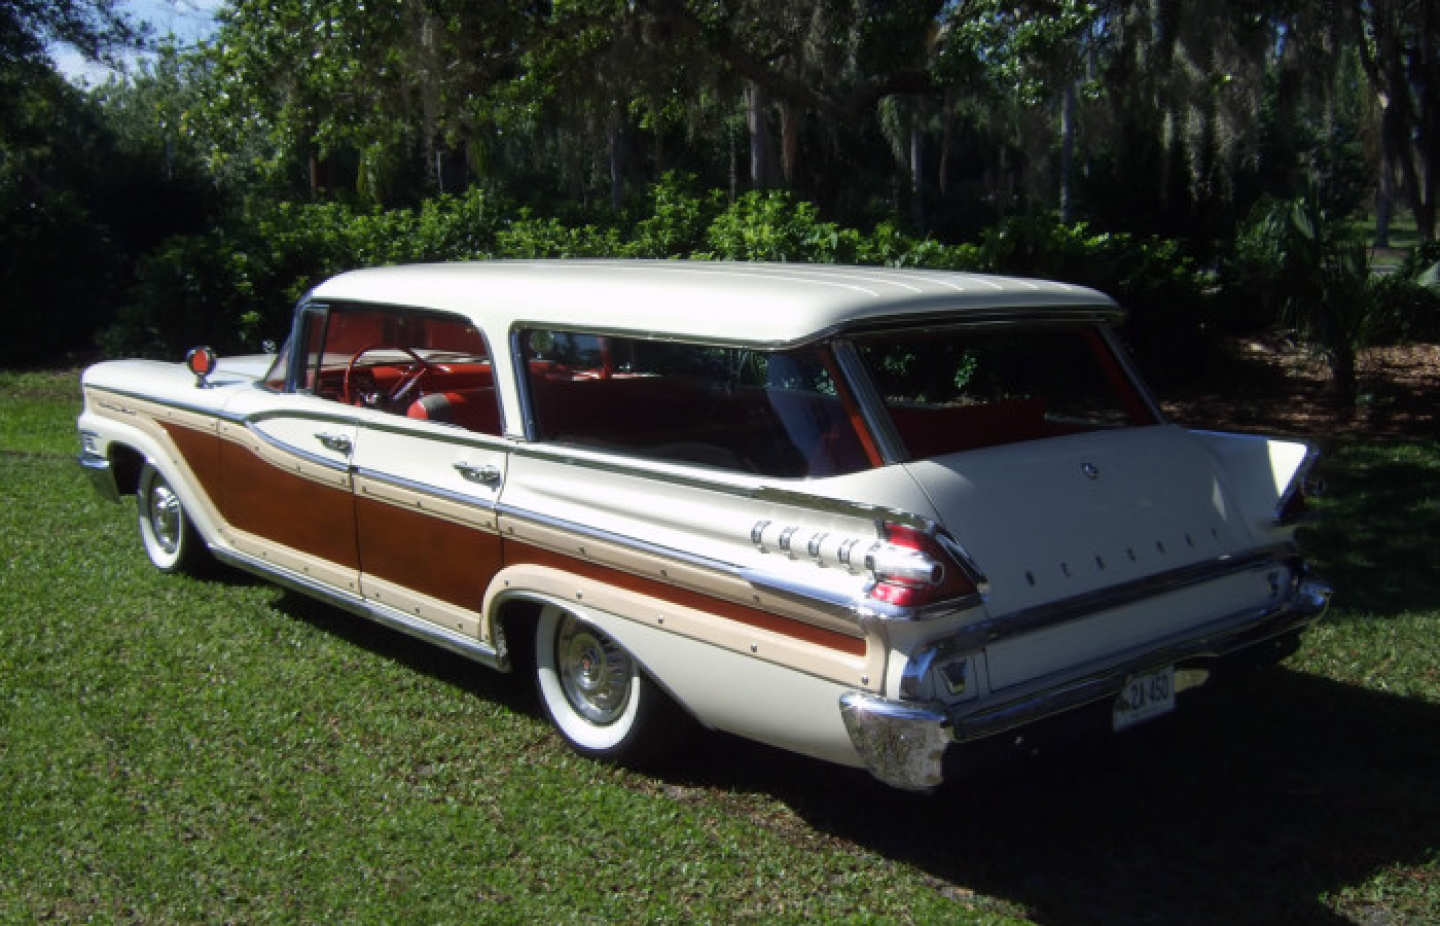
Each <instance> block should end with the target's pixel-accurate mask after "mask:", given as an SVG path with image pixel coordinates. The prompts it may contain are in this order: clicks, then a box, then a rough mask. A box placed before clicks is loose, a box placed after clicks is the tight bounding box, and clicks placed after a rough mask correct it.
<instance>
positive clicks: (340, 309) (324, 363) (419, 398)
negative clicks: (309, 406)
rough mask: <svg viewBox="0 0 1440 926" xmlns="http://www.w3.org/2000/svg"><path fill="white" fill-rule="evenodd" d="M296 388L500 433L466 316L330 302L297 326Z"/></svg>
mask: <svg viewBox="0 0 1440 926" xmlns="http://www.w3.org/2000/svg"><path fill="white" fill-rule="evenodd" d="M302 337H303V340H304V344H305V347H304V350H305V367H304V370H305V372H304V375H303V376H302V378H301V383H300V388H301V389H302V391H308V392H313V393H314V394H315V395H318V396H320V397H321V398H325V399H330V400H332V401H335V402H341V403H344V404H347V405H355V406H360V407H364V408H373V409H376V410H379V411H383V412H389V413H391V414H395V415H404V416H406V417H408V418H414V419H419V420H426V421H437V422H441V423H444V424H448V425H454V426H457V427H461V428H465V429H466V430H470V431H478V432H481V433H484V434H494V435H497V436H498V435H499V434H500V433H501V430H502V428H501V420H500V404H499V400H498V397H497V395H496V393H495V380H494V371H493V369H492V367H491V362H490V351H489V348H488V346H487V345H486V342H485V337H484V335H483V334H482V333H481V332H480V330H479V329H478V328H477V327H475V325H474V324H473V323H472V322H471V321H470V320H469V319H466V318H463V317H460V316H455V315H449V314H444V313H438V312H424V311H417V310H414V309H403V308H391V307H376V306H332V307H330V308H329V309H328V310H322V311H321V312H317V313H316V317H315V319H314V320H313V321H311V322H307V323H306V324H304V325H303V327H302Z"/></svg>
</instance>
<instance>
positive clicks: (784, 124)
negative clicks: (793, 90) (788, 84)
mask: <svg viewBox="0 0 1440 926" xmlns="http://www.w3.org/2000/svg"><path fill="white" fill-rule="evenodd" d="M800 118H801V114H800V107H799V106H797V105H795V104H794V103H791V102H790V101H789V100H786V101H785V102H783V103H781V104H780V166H781V169H782V170H783V171H784V175H785V185H786V186H787V187H793V186H794V185H795V168H796V166H797V165H798V161H799V156H800Z"/></svg>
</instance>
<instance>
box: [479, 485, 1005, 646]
mask: <svg viewBox="0 0 1440 926" xmlns="http://www.w3.org/2000/svg"><path fill="white" fill-rule="evenodd" d="M495 511H496V513H497V514H498V515H499V516H500V517H505V518H515V519H517V520H522V521H529V522H531V523H535V524H541V525H544V526H546V527H553V528H555V529H556V530H562V531H565V532H567V533H573V534H576V535H579V536H581V537H588V538H590V539H592V540H599V541H602V542H606V543H613V544H616V545H617V546H622V547H626V548H627V549H631V550H637V551H639V552H642V553H647V554H651V555H654V556H661V557H666V558H669V559H673V560H675V561H677V562H682V563H686V564H688V565H691V566H697V567H699V568H701V569H708V570H711V571H713V572H718V573H721V574H723V575H728V576H733V577H735V578H738V579H741V580H743V581H745V582H747V583H749V584H750V585H751V586H753V587H755V588H757V589H760V590H762V591H767V592H771V593H773V594H776V595H779V596H781V597H786V598H800V599H804V600H805V601H807V602H810V603H813V604H818V605H820V606H822V607H824V608H825V610H827V611H829V612H831V613H833V614H836V615H837V616H840V617H846V618H849V619H851V620H854V621H857V622H858V623H859V624H860V625H861V626H862V627H863V626H865V625H866V624H867V623H868V622H871V621H877V620H878V621H922V620H928V619H931V618H935V617H941V616H944V615H948V614H954V613H956V612H958V611H967V610H969V609H971V608H974V607H978V606H979V605H980V604H981V603H982V599H981V597H980V595H978V594H975V595H966V596H964V597H961V598H954V599H949V600H946V601H937V602H935V603H933V604H930V605H926V606H925V607H923V608H900V607H896V606H894V605H890V604H886V603H885V602H883V601H875V600H873V599H871V598H867V597H865V595H864V593H863V591H862V593H861V594H860V595H858V596H855V595H851V594H847V593H846V592H843V591H839V590H836V589H832V588H826V587H824V586H821V585H814V584H810V583H808V582H801V581H798V580H796V579H793V578H790V577H788V576H777V575H773V574H771V573H768V572H764V571H762V570H759V569H755V568H753V567H749V566H740V565H737V564H735V563H730V562H726V561H724V560H717V559H712V558H710V557H706V556H698V555H696V554H694V553H689V552H687V551H684V550H677V549H675V548H674V547H667V546H662V545H660V544H656V543H651V542H650V541H648V540H640V539H638V538H636V537H630V536H627V535H625V534H617V533H613V532H611V531H607V530H602V529H600V528H596V527H590V526H589V525H586V524H580V523H578V522H575V521H567V520H565V519H564V518H557V517H553V516H551V515H547V514H541V513H539V512H536V511H530V510H528V509H523V508H516V507H514V506H512V505H507V504H505V503H503V502H502V503H499V504H497V505H496V506H495ZM502 534H503V530H502ZM682 587H683V586H682Z"/></svg>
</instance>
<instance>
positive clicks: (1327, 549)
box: [1300, 442, 1440, 620]
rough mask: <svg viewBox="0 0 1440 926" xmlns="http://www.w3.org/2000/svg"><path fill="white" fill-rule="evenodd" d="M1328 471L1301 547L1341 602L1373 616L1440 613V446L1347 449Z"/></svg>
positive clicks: (1326, 465) (1324, 471)
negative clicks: (1439, 539)
mask: <svg viewBox="0 0 1440 926" xmlns="http://www.w3.org/2000/svg"><path fill="white" fill-rule="evenodd" d="M1321 471H1322V474H1323V475H1324V476H1325V478H1326V480H1327V482H1328V486H1327V492H1326V495H1325V497H1324V498H1321V499H1319V500H1318V501H1317V502H1315V503H1313V505H1312V507H1314V508H1315V510H1316V513H1317V515H1318V519H1317V520H1316V522H1315V523H1314V525H1313V526H1309V527H1306V528H1303V529H1302V531H1301V535H1300V541H1301V546H1302V547H1303V549H1304V550H1305V553H1306V555H1307V556H1308V557H1309V558H1310V559H1311V561H1312V562H1313V563H1314V564H1315V566H1316V568H1317V569H1318V570H1319V571H1320V572H1321V574H1322V575H1324V576H1325V577H1326V578H1327V579H1329V580H1330V582H1331V584H1333V585H1334V586H1335V588H1336V590H1337V602H1339V603H1340V604H1342V605H1343V606H1344V608H1345V609H1346V611H1347V612H1349V613H1351V614H1356V613H1358V614H1361V615H1363V616H1366V617H1369V616H1378V617H1388V616H1393V615H1394V614H1396V613H1399V612H1401V611H1407V610H1422V609H1426V610H1428V609H1435V608H1440V546H1437V545H1436V544H1435V543H1434V541H1433V538H1435V537H1440V444H1435V443H1433V442H1414V443H1404V444H1386V443H1367V444H1359V445H1350V446H1341V447H1339V448H1337V449H1336V450H1335V451H1334V453H1333V458H1332V459H1331V460H1329V461H1323V462H1322V464H1321ZM1340 619H1342V620H1343V619H1345V618H1344V617H1343V616H1341V617H1340Z"/></svg>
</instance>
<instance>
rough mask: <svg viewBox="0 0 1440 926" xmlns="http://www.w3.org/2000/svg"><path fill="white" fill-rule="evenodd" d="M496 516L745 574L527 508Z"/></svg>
mask: <svg viewBox="0 0 1440 926" xmlns="http://www.w3.org/2000/svg"><path fill="white" fill-rule="evenodd" d="M495 512H496V514H498V515H499V516H500V517H502V518H515V519H516V520H519V521H529V522H531V523H532V524H539V525H542V526H544V527H553V528H555V529H556V530H561V531H565V532H566V533H573V534H579V535H580V536H582V537H589V538H590V539H592V540H599V541H602V542H605V543H613V544H616V545H618V546H623V547H628V548H630V549H632V550H638V551H640V552H641V553H649V554H652V555H654V556H663V557H668V558H670V559H674V560H677V561H679V562H682V563H687V564H688V565H691V566H699V567H700V568H702V569H713V570H715V571H717V572H724V573H728V574H729V575H735V576H738V575H742V574H743V572H744V570H743V569H742V568H741V567H740V566H737V565H735V564H734V563H727V562H725V561H724V560H718V559H711V558H710V557H707V556H698V555H696V554H694V553H687V552H686V551H684V550H677V549H675V548H674V547H667V546H662V545H661V544H658V543H651V542H650V541H648V540H640V539H638V538H636V537H630V536H627V535H625V534H617V533H614V532H613V531H607V530H603V529H601V528H598V527H590V526H589V525H586V524H580V523H579V522H576V521H567V520H565V519H564V518H557V517H554V516H553V515H548V514H541V513H540V512H538V511H531V510H529V509H527V508H516V507H515V506H514V505H507V504H505V503H504V502H501V503H499V504H497V505H495Z"/></svg>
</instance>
